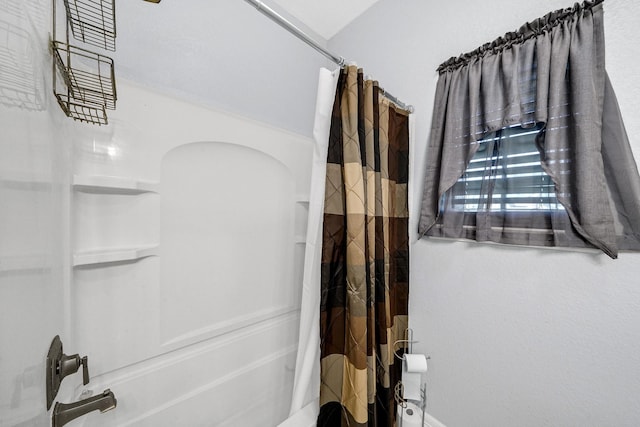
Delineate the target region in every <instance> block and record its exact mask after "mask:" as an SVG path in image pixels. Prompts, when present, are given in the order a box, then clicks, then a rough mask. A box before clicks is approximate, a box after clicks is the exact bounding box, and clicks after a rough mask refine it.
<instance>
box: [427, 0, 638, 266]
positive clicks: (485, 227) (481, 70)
mask: <svg viewBox="0 0 640 427" xmlns="http://www.w3.org/2000/svg"><path fill="white" fill-rule="evenodd" d="M602 4H603V2H602V0H594V1H585V2H583V3H582V4H576V5H574V7H570V8H566V9H561V10H557V11H554V12H551V13H549V14H547V15H545V16H543V17H542V18H539V19H536V20H534V21H531V22H528V23H526V24H525V25H523V26H522V27H521V28H520V30H518V31H516V32H513V33H508V34H505V35H504V36H503V37H499V38H498V39H496V40H494V41H493V42H491V43H486V44H484V45H482V46H480V47H479V48H478V49H476V50H474V51H472V52H469V53H465V54H463V55H460V56H458V57H453V58H451V59H449V60H448V61H445V62H444V63H443V64H441V65H440V67H438V72H439V74H440V76H439V79H438V86H437V88H436V96H435V100H434V110H433V117H432V122H431V135H430V137H429V145H428V147H427V163H426V171H425V175H424V176H425V178H424V187H423V191H424V192H423V198H422V205H421V210H420V221H419V224H418V233H419V235H420V236H437V237H449V238H465V239H472V240H476V241H492V242H496V243H506V244H516V245H532V246H563V247H592V248H598V249H600V250H602V251H603V252H604V253H606V254H607V255H609V256H610V257H612V258H616V257H617V254H618V250H619V249H627V250H640V175H638V169H637V166H636V164H635V161H634V159H633V155H632V153H631V148H630V145H629V140H628V138H627V135H626V132H625V130H624V125H623V123H622V116H621V114H620V109H619V107H618V104H617V100H616V96H615V93H614V91H613V87H612V86H611V82H610V81H609V78H608V76H607V74H606V68H605V64H604V59H605V58H604V25H603V10H602ZM574 32H578V33H579V34H580V36H574V35H573V33H574ZM533 124H537V125H535V126H533ZM507 125H516V126H512V127H505V126H507ZM521 125H522V127H521ZM491 132H492V133H491Z"/></svg>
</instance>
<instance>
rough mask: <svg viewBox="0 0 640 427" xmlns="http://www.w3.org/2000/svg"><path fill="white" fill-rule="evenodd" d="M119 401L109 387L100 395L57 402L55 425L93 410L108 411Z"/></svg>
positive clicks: (54, 414)
mask: <svg viewBox="0 0 640 427" xmlns="http://www.w3.org/2000/svg"><path fill="white" fill-rule="evenodd" d="M117 404H118V401H117V400H116V396H115V395H114V394H113V392H112V391H111V390H109V389H107V390H105V391H103V392H102V394H100V395H98V396H93V397H89V398H87V399H83V400H79V401H77V402H73V403H60V402H58V403H56V406H55V407H54V408H53V416H52V421H53V424H52V426H53V427H62V426H63V425H65V424H66V423H68V422H69V421H71V420H75V419H76V418H78V417H81V416H83V415H86V414H88V413H89V412H91V411H95V410H99V411H100V412H106V411H109V410H111V409H114V408H115V407H116V405H117Z"/></svg>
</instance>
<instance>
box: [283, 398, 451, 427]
mask: <svg viewBox="0 0 640 427" xmlns="http://www.w3.org/2000/svg"><path fill="white" fill-rule="evenodd" d="M317 417H318V401H317V400H316V401H314V402H312V403H310V404H308V405H307V406H305V407H304V408H302V409H301V410H300V411H298V412H296V413H295V414H294V415H292V416H290V417H289V418H287V419H286V420H284V421H283V422H282V423H280V424H279V425H278V427H315V426H316V419H317ZM398 427H402V425H401V424H400V423H399V422H398ZM424 427H446V426H445V425H444V424H442V423H441V422H440V421H438V420H437V419H436V418H434V417H433V416H431V415H429V414H428V413H425V414H424Z"/></svg>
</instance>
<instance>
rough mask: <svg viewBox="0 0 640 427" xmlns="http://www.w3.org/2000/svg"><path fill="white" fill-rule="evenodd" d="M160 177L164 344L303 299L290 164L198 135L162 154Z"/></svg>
mask: <svg viewBox="0 0 640 427" xmlns="http://www.w3.org/2000/svg"><path fill="white" fill-rule="evenodd" d="M160 182H161V227H160V230H161V235H160V248H161V251H160V264H161V271H160V293H159V298H160V301H159V306H160V322H161V328H160V330H161V331H162V332H161V334H162V342H163V345H165V346H169V347H172V348H178V347H180V346H182V345H187V344H189V343H191V342H196V341H199V340H202V339H206V338H209V337H212V336H215V335H219V334H221V333H224V332H228V331H230V330H235V329H239V328H241V327H242V326H243V325H248V324H253V323H256V322H259V321H261V320H264V319H267V318H269V317H270V316H271V317H272V316H275V315H278V313H281V312H282V311H283V310H289V311H290V310H291V307H294V306H295V304H296V303H297V301H295V300H294V295H295V294H296V293H295V292H292V286H293V256H294V255H293V252H294V244H295V242H294V222H295V221H294V220H295V200H294V187H295V182H294V179H293V176H292V174H291V172H290V171H289V169H288V168H287V167H286V166H285V165H284V164H283V163H281V162H280V161H278V160H277V159H275V158H273V157H271V156H270V155H268V154H266V153H264V152H261V151H257V150H255V149H252V148H248V147H245V146H241V145H235V144H229V143H221V142H198V143H190V144H186V145H182V146H179V147H177V148H175V149H173V150H171V151H169V152H168V153H167V154H166V155H165V156H164V158H163V161H162V171H161V180H160Z"/></svg>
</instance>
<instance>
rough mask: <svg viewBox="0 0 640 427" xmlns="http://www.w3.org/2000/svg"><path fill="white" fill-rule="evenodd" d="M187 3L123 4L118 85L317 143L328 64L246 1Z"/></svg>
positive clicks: (120, 5)
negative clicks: (319, 97) (131, 84)
mask: <svg viewBox="0 0 640 427" xmlns="http://www.w3.org/2000/svg"><path fill="white" fill-rule="evenodd" d="M188 3H189V4H188V5H187V6H185V4H184V2H180V1H163V2H162V3H160V4H158V5H153V4H151V3H146V2H143V1H120V2H117V25H118V26H117V31H118V37H117V50H116V52H115V53H114V55H113V56H114V60H115V66H116V74H117V76H116V78H124V79H128V80H132V81H136V82H138V83H139V84H142V85H145V86H147V87H149V88H152V89H153V90H155V91H158V92H161V93H168V94H171V95H176V96H179V97H181V98H184V99H189V100H191V101H195V102H197V103H202V104H206V105H208V106H211V107H215V108H216V109H222V110H225V111H229V112H232V113H236V114H241V115H243V116H245V117H249V118H252V119H256V120H259V121H262V122H267V123H271V124H272V125H274V126H278V127H281V128H284V129H289V130H292V131H294V132H297V133H300V134H303V135H309V136H310V135H311V131H312V129H313V113H314V106H315V103H314V102H313V101H314V99H315V94H316V85H317V76H318V68H319V67H321V66H322V65H323V64H325V63H326V60H325V58H324V57H323V56H322V55H320V54H319V53H317V52H316V51H314V50H313V49H310V48H309V47H308V46H307V45H305V44H304V43H303V42H301V41H300V40H298V39H296V38H295V37H293V36H292V35H291V34H289V33H288V32H287V31H285V30H284V29H282V28H280V27H279V26H278V25H276V24H275V23H273V22H271V21H270V20H269V19H268V18H267V17H265V16H263V15H262V14H261V13H259V12H258V11H257V10H256V9H255V8H254V7H253V6H251V5H249V4H248V3H246V2H245V1H243V0H215V1H211V0H190V1H189V2H188ZM265 3H267V4H270V3H272V2H269V1H266V2H265ZM271 6H272V7H273V8H274V9H276V10H279V11H280V9H279V8H278V7H277V5H274V4H271ZM282 13H283V14H284V12H282ZM285 16H286V14H285ZM289 18H290V19H291V20H292V21H293V22H296V24H297V25H299V26H300V27H301V28H303V29H305V30H306V28H305V27H304V25H302V24H300V23H298V22H297V21H296V20H295V18H292V17H289ZM316 39H317V40H319V41H320V42H323V39H322V38H320V37H316Z"/></svg>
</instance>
